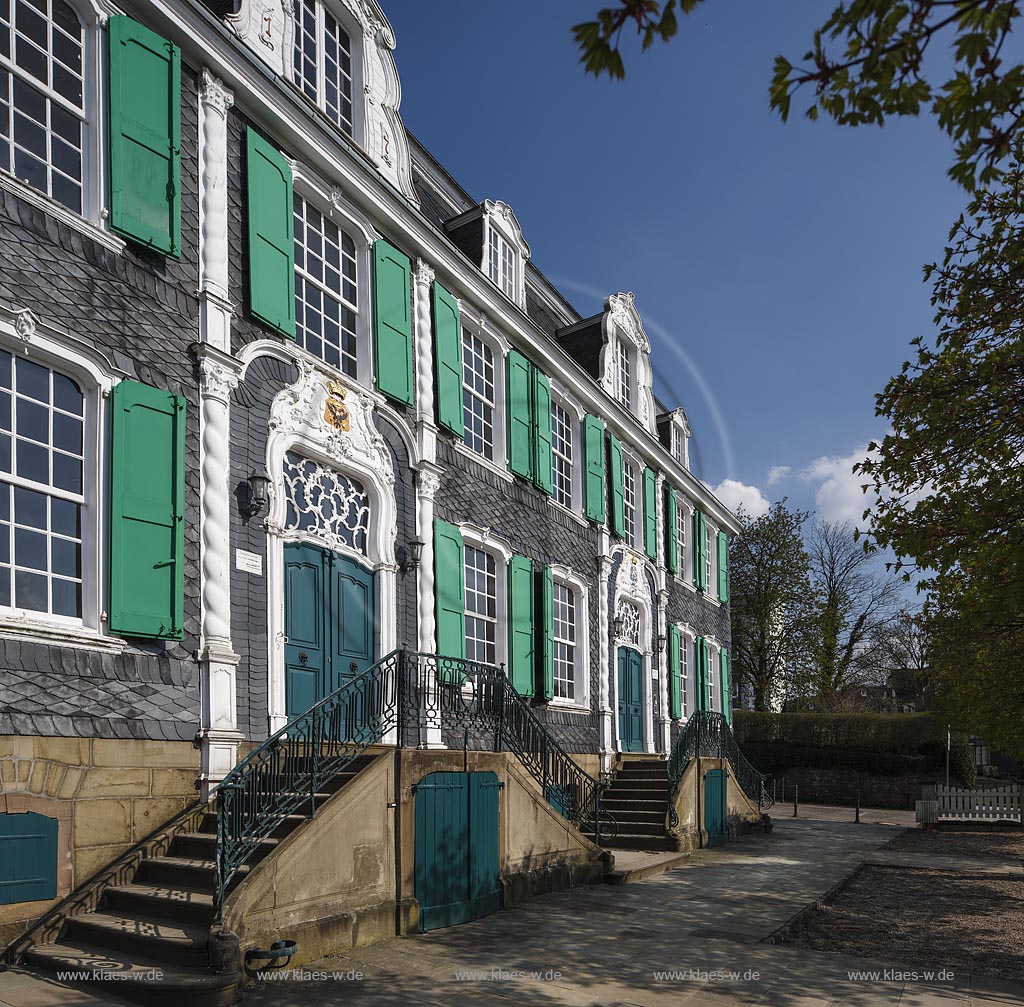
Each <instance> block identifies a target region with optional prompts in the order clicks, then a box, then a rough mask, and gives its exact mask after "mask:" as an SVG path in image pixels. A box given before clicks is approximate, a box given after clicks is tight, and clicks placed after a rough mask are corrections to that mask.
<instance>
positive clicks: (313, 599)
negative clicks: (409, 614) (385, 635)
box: [284, 542, 376, 736]
mask: <svg viewBox="0 0 1024 1007" xmlns="http://www.w3.org/2000/svg"><path fill="white" fill-rule="evenodd" d="M284 569H285V591H284V627H285V628H284V632H285V638H286V643H285V647H284V663H285V701H286V711H287V714H288V718H289V719H291V718H292V717H297V716H299V715H300V714H302V713H305V712H306V710H308V709H309V708H310V707H311V706H313V705H314V704H315V703H317V702H318V701H319V700H321V699H323V698H324V697H325V696H329V695H330V694H331V693H332V692H334V691H335V690H336V689H339V688H340V687H341V686H342V685H344V684H345V682H346V681H347V680H348V679H350V678H353V677H354V676H356V675H359V674H361V673H362V672H364V671H366V669H367V668H369V667H370V665H371V664H373V660H374V638H375V635H376V618H375V610H374V578H373V574H372V573H370V571H369V570H366V569H364V568H363V567H361V566H360V565H359V564H358V563H356V562H354V561H353V560H350V559H348V558H346V557H344V556H339V555H337V554H336V553H333V552H331V551H330V550H329V549H323V548H321V547H320V546H314V545H308V544H307V543H304V542H296V543H289V544H288V545H286V546H285V556H284ZM361 717H362V718H363V720H365V716H364V715H363V714H360V713H359V712H358V711H354V712H353V719H354V720H357V721H359V722H360V723H362V722H363V720H360V718H361ZM350 736H354V735H350Z"/></svg>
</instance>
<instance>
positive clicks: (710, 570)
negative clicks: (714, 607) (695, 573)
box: [704, 525, 718, 603]
mask: <svg viewBox="0 0 1024 1007" xmlns="http://www.w3.org/2000/svg"><path fill="white" fill-rule="evenodd" d="M706 528H707V541H706V542H705V549H704V573H705V575H706V576H707V583H706V584H705V587H704V597H705V598H707V599H708V600H709V601H713V602H716V603H718V579H717V574H718V529H717V528H715V527H714V526H713V525H706Z"/></svg>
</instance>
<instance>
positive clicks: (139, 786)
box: [0, 736, 199, 947]
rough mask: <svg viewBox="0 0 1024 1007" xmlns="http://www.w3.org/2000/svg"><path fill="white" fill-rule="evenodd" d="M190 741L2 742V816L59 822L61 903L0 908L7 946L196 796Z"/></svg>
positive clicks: (0, 937) (195, 760) (0, 933)
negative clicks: (33, 815)
mask: <svg viewBox="0 0 1024 1007" xmlns="http://www.w3.org/2000/svg"><path fill="white" fill-rule="evenodd" d="M198 773H199V752H198V750H197V749H195V748H193V746H192V744H191V743H189V742H181V741H117V740H113V739H106V738H40V737H24V736H20V737H14V736H7V737H0V814H15V815H17V814H24V813H26V812H35V813H36V814H40V815H45V816H46V817H47V818H55V819H57V821H58V831H57V898H56V899H54V900H52V901H41V902H19V903H13V904H10V905H0V947H2V946H4V945H6V944H7V943H8V942H9V941H10V940H12V939H13V938H14V937H16V936H18V935H19V934H21V933H22V932H24V930H25V929H26V928H27V927H28V926H29V925H30V924H31V923H32V922H33V921H34V920H36V919H37V918H38V917H39V916H41V915H42V914H43V913H44V912H46V911H47V910H48V909H49V908H50V907H51V906H52V905H54V904H55V903H56V902H57V901H59V900H60V899H62V898H64V897H65V896H66V895H68V894H69V893H70V892H71V891H72V889H74V888H76V887H77V886H78V885H81V884H82V883H83V882H85V881H87V880H88V879H89V878H90V877H91V876H92V875H93V874H95V873H96V872H97V871H98V870H100V869H101V868H103V867H105V866H106V865H107V864H108V863H110V861H111V860H113V859H114V858H115V857H117V856H118V855H120V854H121V853H123V852H124V851H125V850H127V849H128V848H129V847H130V846H132V845H133V844H135V843H136V842H138V841H139V840H140V839H144V838H145V837H146V836H147V835H149V833H151V832H153V831H155V830H156V829H157V828H159V827H160V826H161V825H162V824H163V823H164V822H166V821H167V820H168V819H169V818H172V817H173V816H174V815H176V814H177V813H178V812H179V811H181V809H182V808H184V807H185V806H186V805H188V804H190V803H191V802H192V801H194V800H195V799H196V797H197V792H196V788H195V781H196V777H197V775H198Z"/></svg>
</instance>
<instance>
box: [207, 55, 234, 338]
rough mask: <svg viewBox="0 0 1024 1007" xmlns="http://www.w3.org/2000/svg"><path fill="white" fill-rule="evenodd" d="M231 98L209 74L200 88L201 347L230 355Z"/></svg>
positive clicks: (232, 97)
mask: <svg viewBox="0 0 1024 1007" xmlns="http://www.w3.org/2000/svg"><path fill="white" fill-rule="evenodd" d="M233 104H234V95H233V94H232V93H231V92H230V91H229V90H228V89H227V88H226V87H225V86H224V85H223V84H222V83H221V82H220V81H219V80H218V79H217V78H216V77H214V76H213V75H212V74H211V73H210V71H209V70H203V73H202V80H201V85H200V89H199V124H200V125H199V131H200V137H199V138H200V143H199V165H200V169H199V293H200V321H199V327H200V333H199V338H200V340H201V341H202V342H204V343H209V344H211V345H213V346H216V347H217V349H219V350H224V351H225V352H226V353H229V352H230V351H231V313H232V311H231V305H230V303H229V302H228V299H227V298H228V160H227V157H228V155H227V150H228V144H227V116H228V109H229V108H230V107H231V106H232V105H233Z"/></svg>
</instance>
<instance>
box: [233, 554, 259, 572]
mask: <svg viewBox="0 0 1024 1007" xmlns="http://www.w3.org/2000/svg"><path fill="white" fill-rule="evenodd" d="M235 569H236V570H242V571H244V572H245V573H251V574H255V575H256V576H257V577H262V576H263V557H262V556H260V555H259V553H255V552H246V551H245V550H244V549H236V550H235Z"/></svg>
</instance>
